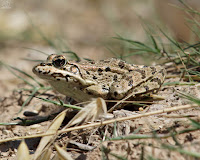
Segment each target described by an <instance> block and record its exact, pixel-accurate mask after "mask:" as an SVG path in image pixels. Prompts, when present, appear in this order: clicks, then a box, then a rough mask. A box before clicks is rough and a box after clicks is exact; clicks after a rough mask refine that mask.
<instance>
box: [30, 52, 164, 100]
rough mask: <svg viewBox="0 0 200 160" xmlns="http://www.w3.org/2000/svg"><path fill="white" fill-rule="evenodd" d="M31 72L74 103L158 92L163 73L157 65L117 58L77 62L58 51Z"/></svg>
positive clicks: (117, 98)
mask: <svg viewBox="0 0 200 160" xmlns="http://www.w3.org/2000/svg"><path fill="white" fill-rule="evenodd" d="M32 71H33V73H34V74H36V75H37V76H38V77H39V78H41V79H43V80H45V81H47V82H48V83H49V84H50V85H51V86H52V87H53V88H54V89H55V90H56V91H58V92H59V93H61V94H63V95H66V96H67V97H71V98H72V99H74V100H75V101H77V102H83V101H89V100H91V99H92V98H97V97H101V98H103V99H105V100H121V99H123V98H125V97H130V96H131V97H133V98H136V97H137V96H138V95H143V94H146V93H157V92H158V91H159V89H160V88H161V86H162V84H163V82H164V80H165V76H166V71H165V69H164V68H163V67H162V66H160V65H155V66H145V65H135V64H129V63H127V62H125V61H124V60H121V59H117V58H109V59H105V60H98V61H93V60H90V61H79V62H77V61H73V60H68V59H67V58H66V57H65V56H64V55H57V54H51V55H49V56H48V57H47V60H46V61H44V62H41V63H39V64H37V65H36V66H34V67H33V69H32Z"/></svg>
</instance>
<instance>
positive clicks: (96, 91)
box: [84, 84, 109, 99]
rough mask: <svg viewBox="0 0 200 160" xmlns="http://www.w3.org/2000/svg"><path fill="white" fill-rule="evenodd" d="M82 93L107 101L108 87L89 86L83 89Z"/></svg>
mask: <svg viewBox="0 0 200 160" xmlns="http://www.w3.org/2000/svg"><path fill="white" fill-rule="evenodd" d="M84 92H86V93H87V94H89V95H93V96H94V97H102V98H103V99H108V93H109V87H106V86H104V85H99V84H97V85H91V86H88V87H86V88H84Z"/></svg>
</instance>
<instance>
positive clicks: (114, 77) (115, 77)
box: [113, 74, 117, 82]
mask: <svg viewBox="0 0 200 160" xmlns="http://www.w3.org/2000/svg"><path fill="white" fill-rule="evenodd" d="M113 81H115V82H116V81H117V75H116V74H115V75H114V76H113Z"/></svg>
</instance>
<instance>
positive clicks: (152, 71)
mask: <svg viewBox="0 0 200 160" xmlns="http://www.w3.org/2000/svg"><path fill="white" fill-rule="evenodd" d="M150 68H151V73H152V74H155V73H156V68H155V67H152V66H151V67H150Z"/></svg>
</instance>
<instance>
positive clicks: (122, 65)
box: [118, 61, 125, 69]
mask: <svg viewBox="0 0 200 160" xmlns="http://www.w3.org/2000/svg"><path fill="white" fill-rule="evenodd" d="M118 66H119V67H120V68H121V69H122V68H124V66H125V62H124V61H120V62H119V63H118Z"/></svg>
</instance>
